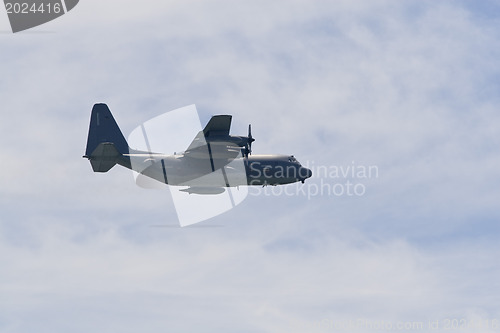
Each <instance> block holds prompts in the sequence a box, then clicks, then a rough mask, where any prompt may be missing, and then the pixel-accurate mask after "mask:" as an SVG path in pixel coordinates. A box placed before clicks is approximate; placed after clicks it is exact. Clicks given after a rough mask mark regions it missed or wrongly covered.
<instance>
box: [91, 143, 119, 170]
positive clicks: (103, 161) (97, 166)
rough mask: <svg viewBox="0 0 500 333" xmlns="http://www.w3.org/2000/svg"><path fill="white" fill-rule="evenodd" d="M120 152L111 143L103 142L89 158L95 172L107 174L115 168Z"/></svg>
mask: <svg viewBox="0 0 500 333" xmlns="http://www.w3.org/2000/svg"><path fill="white" fill-rule="evenodd" d="M120 156H121V154H120V152H119V151H118V150H117V149H116V147H115V145H114V144H113V143H111V142H103V143H100V144H99V145H97V147H96V149H94V151H93V152H92V154H90V156H84V157H87V158H88V159H89V160H90V164H91V165H92V169H93V170H94V172H107V171H109V169H111V168H112V167H114V166H115V164H116V162H117V158H118V157H120Z"/></svg>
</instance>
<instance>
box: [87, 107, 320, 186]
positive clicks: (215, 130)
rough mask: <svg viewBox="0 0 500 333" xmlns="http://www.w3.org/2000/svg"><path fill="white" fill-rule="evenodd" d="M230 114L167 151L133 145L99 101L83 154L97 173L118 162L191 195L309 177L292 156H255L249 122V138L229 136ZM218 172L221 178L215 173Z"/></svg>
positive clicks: (215, 117)
mask: <svg viewBox="0 0 500 333" xmlns="http://www.w3.org/2000/svg"><path fill="white" fill-rule="evenodd" d="M231 118H232V117H231V116H230V115H218V116H213V117H212V118H211V119H210V121H209V122H208V124H207V125H206V126H205V128H204V129H203V130H202V131H200V132H199V133H198V134H197V135H196V137H195V138H194V140H193V141H192V142H191V144H190V145H189V147H188V148H187V149H186V150H185V151H184V152H181V153H174V154H173V155H166V154H163V153H159V152H150V151H140V150H135V149H133V148H131V147H129V145H128V143H127V141H126V140H125V138H124V136H123V134H122V132H121V131H120V128H119V127H118V125H117V123H116V121H115V119H114V118H113V116H112V115H111V112H110V110H109V108H108V106H107V105H106V104H95V105H94V107H93V108H92V114H91V117H90V128H89V135H88V139H87V149H86V151H85V156H83V157H85V158H87V159H89V161H90V164H91V165H92V169H93V170H94V172H107V171H108V170H110V169H111V168H112V167H113V166H114V165H116V164H119V165H121V166H124V167H126V168H128V169H131V170H134V171H136V172H138V173H139V174H140V175H143V176H146V177H149V178H152V179H154V180H157V181H159V182H161V183H164V184H168V185H174V186H187V188H186V189H183V190H181V191H184V192H188V193H190V194H191V193H195V194H219V193H223V192H224V191H225V187H234V186H241V185H259V186H266V185H281V184H290V183H294V182H298V181H301V182H302V183H304V181H305V180H306V179H307V178H309V177H311V175H312V172H311V170H309V169H307V168H305V167H303V166H301V165H300V163H299V162H298V161H297V159H296V158H295V157H293V155H292V156H287V155H252V142H254V141H255V139H254V138H253V137H252V132H251V126H250V125H249V126H248V136H234V135H230V134H229V130H230V127H231ZM238 166H240V167H238ZM215 174H218V175H222V177H211V175H215Z"/></svg>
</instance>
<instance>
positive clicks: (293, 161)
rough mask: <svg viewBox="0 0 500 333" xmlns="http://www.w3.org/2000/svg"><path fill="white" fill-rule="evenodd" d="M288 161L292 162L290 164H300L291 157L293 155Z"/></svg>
mask: <svg viewBox="0 0 500 333" xmlns="http://www.w3.org/2000/svg"><path fill="white" fill-rule="evenodd" d="M288 161H289V162H292V163H297V164H300V163H299V161H297V159H296V158H295V157H293V155H292V156H289V157H288Z"/></svg>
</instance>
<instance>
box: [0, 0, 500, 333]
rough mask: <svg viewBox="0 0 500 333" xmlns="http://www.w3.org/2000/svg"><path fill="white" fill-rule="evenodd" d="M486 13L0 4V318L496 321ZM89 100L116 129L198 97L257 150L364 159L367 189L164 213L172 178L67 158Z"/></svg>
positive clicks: (26, 321) (494, 130)
mask: <svg viewBox="0 0 500 333" xmlns="http://www.w3.org/2000/svg"><path fill="white" fill-rule="evenodd" d="M498 9H499V6H498V4H496V3H495V2H494V1H486V2H481V3H480V4H479V5H478V4H476V2H472V1H439V2H437V1H405V2H403V1H370V2H368V1H330V2H328V1H300V0H297V1H286V2H285V1H278V2H272V3H270V2H265V1H239V2H235V1H232V2H231V1H161V2H160V1H150V2H134V1H128V0H126V1H115V0H110V1H106V2H105V4H103V2H99V1H83V2H80V3H79V4H78V6H77V7H75V9H73V10H72V11H71V12H70V13H68V14H67V15H64V16H63V17H61V18H59V19H57V20H54V21H53V22H50V23H48V24H45V25H43V26H40V27H38V28H35V29H33V30H30V31H26V32H24V33H18V34H12V33H10V26H9V23H8V20H7V15H6V14H5V12H3V14H2V13H0V31H1V32H2V33H1V34H0V45H1V52H0V73H1V77H0V100H1V101H2V103H1V108H0V115H1V117H2V121H1V122H0V133H2V134H1V135H2V139H3V140H1V142H0V152H1V154H2V162H1V164H0V170H1V171H2V172H1V173H0V184H1V186H0V205H1V214H0V216H1V221H0V267H1V268H0V269H1V270H0V331H2V332H33V331H35V330H36V331H37V332H57V331H68V330H71V331H72V332H89V331H93V332H110V331H115V332H137V331H139V330H140V331H143V332H157V331H177V332H192V331H201V332H215V331H217V332H234V331H239V332H304V331H309V332H331V331H342V330H341V329H336V328H334V327H332V326H328V325H327V324H323V325H319V324H318V323H331V322H335V323H342V322H348V321H357V320H360V319H361V320H366V321H371V322H381V321H383V322H385V323H387V322H389V323H392V324H393V325H394V326H396V325H397V324H398V323H409V322H410V323H412V322H422V323H425V325H427V323H428V322H429V321H436V320H438V321H439V324H440V326H439V329H440V330H444V328H445V326H444V325H445V320H446V319H447V318H448V319H450V318H451V319H459V320H460V319H464V320H465V321H466V322H467V323H472V324H476V323H485V322H487V321H489V322H490V323H491V322H492V321H493V320H500V312H499V310H498V303H499V299H498V295H497V292H498V290H499V289H500V286H499V283H498V280H499V279H498V277H499V275H500V274H499V273H500V266H499V264H498V260H497V258H498V254H499V247H498V234H499V231H500V230H499V227H498V225H499V218H500V216H499V211H498V198H500V193H499V188H500V174H499V171H498V170H499V166H500V157H499V154H498V152H499V149H498V148H499V146H500V139H499V136H498V133H499V132H500V128H499V127H500V119H499V115H498V109H499V106H500V99H499V97H498V96H499V95H498V91H499V88H500V84H499V83H500V81H499V79H498V77H499V74H500V63H499V62H498V59H500V45H499V44H500V42H499V40H500V39H499V37H500V36H499V35H500V30H499V28H498V26H499V25H498V23H499V16H498V13H499V10H498ZM96 102H105V103H107V104H108V105H109V106H110V108H111V110H112V112H113V114H114V116H115V118H116V119H117V121H118V123H119V124H120V126H121V128H122V130H123V132H124V133H125V134H126V135H127V134H128V133H130V132H131V131H132V130H133V129H134V128H135V127H136V126H137V125H138V124H140V123H142V122H144V121H146V120H148V119H150V118H152V117H154V116H157V115H160V114H162V113H164V112H166V111H169V110H172V109H176V108H179V107H182V106H185V105H189V104H196V105H197V109H198V111H199V112H200V114H201V118H202V121H203V122H204V121H207V120H208V119H209V118H210V116H211V115H212V114H232V115H233V129H232V132H233V133H235V134H245V133H246V130H247V124H248V123H252V130H253V135H254V136H255V138H256V139H257V141H256V142H255V143H254V146H253V149H254V153H284V154H294V155H295V156H296V157H297V158H298V159H299V161H301V162H302V163H303V164H305V163H306V162H308V163H314V164H315V165H325V166H348V165H351V164H352V163H353V161H354V162H355V163H356V164H359V165H376V166H377V167H378V170H379V175H378V177H376V178H370V179H362V180H359V181H362V183H363V184H364V185H365V186H366V193H365V194H364V195H363V196H331V195H330V196H328V195H316V196H313V197H311V198H309V199H308V198H307V197H304V196H302V195H295V196H286V195H281V196H266V195H250V196H249V197H248V198H247V199H246V200H245V201H244V202H243V203H242V204H241V205H239V206H238V207H236V208H235V209H233V210H231V211H229V212H227V213H225V214H223V215H220V216H218V217H216V218H213V219H211V220H209V221H207V222H205V223H204V224H202V225H200V227H199V228H182V229H181V228H174V227H172V225H174V224H175V223H176V214H175V209H174V206H173V204H172V200H171V198H170V196H169V193H168V191H154V190H144V189H141V188H139V187H137V186H136V185H135V184H134V181H133V178H132V175H131V174H130V173H129V171H128V170H125V169H120V168H113V169H112V170H111V171H110V172H109V173H107V174H94V173H92V170H91V167H90V165H89V163H88V162H87V161H86V160H84V159H82V158H81V156H82V155H83V153H84V149H85V143H86V137H87V130H88V122H89V117H90V110H91V108H92V105H93V104H94V103H96ZM321 181H324V182H332V181H337V180H335V179H334V180H332V179H320V178H313V179H310V180H308V182H307V183H306V186H313V185H314V184H316V185H318V184H321ZM308 184H309V185H308ZM291 186H295V185H291ZM291 188H293V189H294V188H295V187H291ZM308 188H309V189H310V188H311V187H308ZM425 325H424V328H426V326H425ZM427 330H428V327H427ZM470 330H471V331H474V332H488V330H487V329H485V328H484V327H483V328H480V329H478V328H477V327H476V328H475V329H470ZM343 331H346V330H343ZM357 331H360V332H371V331H374V329H370V328H369V327H365V326H360V327H357ZM489 331H495V330H489Z"/></svg>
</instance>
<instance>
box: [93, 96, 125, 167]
mask: <svg viewBox="0 0 500 333" xmlns="http://www.w3.org/2000/svg"><path fill="white" fill-rule="evenodd" d="M128 153H129V147H128V144H127V140H125V137H124V136H123V134H122V132H121V131H120V128H119V127H118V124H117V123H116V121H115V119H114V118H113V115H112V114H111V111H109V108H108V106H107V105H106V104H95V105H94V107H93V108H92V114H91V116H90V127H89V136H88V139H87V149H86V150H85V156H84V157H86V158H88V159H89V160H90V164H91V165H92V169H93V170H94V171H95V172H107V171H108V170H109V169H111V168H112V167H113V166H114V165H115V164H116V163H118V162H119V159H120V157H121V156H122V155H123V154H128Z"/></svg>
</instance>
